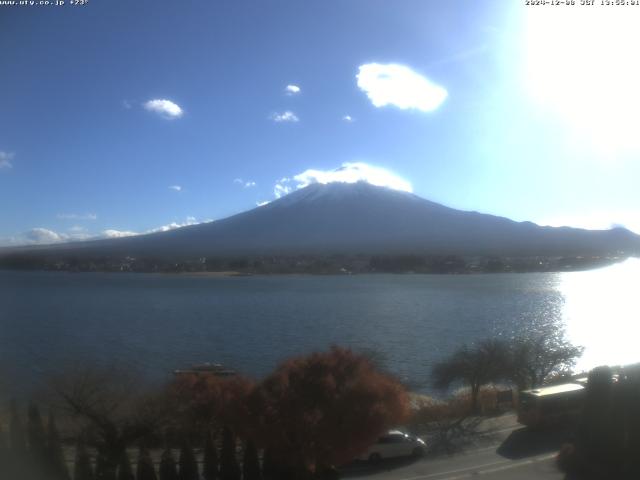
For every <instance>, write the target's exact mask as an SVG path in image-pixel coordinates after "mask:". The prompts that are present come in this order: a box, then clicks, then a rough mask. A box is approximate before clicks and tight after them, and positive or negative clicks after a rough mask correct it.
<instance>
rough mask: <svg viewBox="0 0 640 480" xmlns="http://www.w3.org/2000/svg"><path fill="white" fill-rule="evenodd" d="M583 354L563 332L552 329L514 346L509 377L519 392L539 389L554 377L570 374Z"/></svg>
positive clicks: (526, 337) (529, 337) (527, 337)
mask: <svg viewBox="0 0 640 480" xmlns="http://www.w3.org/2000/svg"><path fill="white" fill-rule="evenodd" d="M583 350H584V349H583V348H582V347H578V346H575V345H572V344H571V343H570V342H569V341H568V340H567V339H566V338H565V337H564V333H563V332H562V330H556V329H553V328H552V327H551V326H549V327H548V328H547V329H545V330H543V331H542V332H539V333H537V334H535V335H529V336H523V337H519V338H517V339H515V340H514V341H513V342H512V343H511V345H510V347H509V359H508V362H507V363H506V364H505V365H506V366H507V367H508V368H507V376H508V378H509V379H510V380H511V381H513V383H515V384H516V386H517V387H518V389H519V390H526V389H527V388H535V387H538V386H540V385H542V384H544V383H545V382H546V381H548V380H549V379H550V378H552V377H553V376H556V375H562V374H565V373H569V372H570V371H571V369H572V368H573V366H574V365H575V362H576V359H578V358H579V357H580V355H581V354H582V351H583Z"/></svg>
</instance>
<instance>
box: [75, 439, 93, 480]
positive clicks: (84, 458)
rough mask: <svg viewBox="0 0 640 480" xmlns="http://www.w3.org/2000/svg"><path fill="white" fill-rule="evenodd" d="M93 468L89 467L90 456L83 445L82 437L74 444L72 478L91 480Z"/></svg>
mask: <svg viewBox="0 0 640 480" xmlns="http://www.w3.org/2000/svg"><path fill="white" fill-rule="evenodd" d="M93 478H94V477H93V469H92V468H91V457H90V456H89V452H87V449H86V448H85V446H84V442H83V441H82V439H80V440H78V444H77V446H76V460H75V465H74V467H73V480H93Z"/></svg>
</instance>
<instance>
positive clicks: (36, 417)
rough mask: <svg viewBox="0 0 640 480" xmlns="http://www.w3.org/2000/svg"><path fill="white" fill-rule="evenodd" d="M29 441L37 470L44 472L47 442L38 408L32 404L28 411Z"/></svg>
mask: <svg viewBox="0 0 640 480" xmlns="http://www.w3.org/2000/svg"><path fill="white" fill-rule="evenodd" d="M27 439H28V441H29V451H30V453H31V458H32V459H33V462H34V464H35V467H36V469H38V470H44V468H45V465H46V464H47V441H46V434H45V430H44V425H43V423H42V417H41V416H40V410H39V409H38V407H37V406H36V405H35V404H33V403H31V404H29V408H28V410H27Z"/></svg>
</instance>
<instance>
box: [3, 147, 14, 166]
mask: <svg viewBox="0 0 640 480" xmlns="http://www.w3.org/2000/svg"><path fill="white" fill-rule="evenodd" d="M13 156H14V155H13V153H10V152H3V151H2V150H0V170H9V169H10V168H13V163H11V160H12V159H13Z"/></svg>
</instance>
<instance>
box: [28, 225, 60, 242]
mask: <svg viewBox="0 0 640 480" xmlns="http://www.w3.org/2000/svg"><path fill="white" fill-rule="evenodd" d="M24 237H25V240H26V242H27V243H28V244H31V245H40V244H47V243H60V242H64V241H65V240H66V236H65V235H64V234H62V235H61V234H59V233H56V232H54V231H53V230H49V229H47V228H32V229H31V230H29V231H28V232H26V233H25V235H24Z"/></svg>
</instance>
